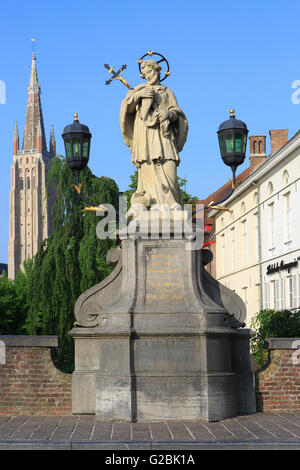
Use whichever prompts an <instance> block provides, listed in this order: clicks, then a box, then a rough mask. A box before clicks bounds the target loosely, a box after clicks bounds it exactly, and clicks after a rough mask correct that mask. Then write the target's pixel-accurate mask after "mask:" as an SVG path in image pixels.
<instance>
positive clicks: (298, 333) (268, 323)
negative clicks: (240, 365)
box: [250, 310, 300, 367]
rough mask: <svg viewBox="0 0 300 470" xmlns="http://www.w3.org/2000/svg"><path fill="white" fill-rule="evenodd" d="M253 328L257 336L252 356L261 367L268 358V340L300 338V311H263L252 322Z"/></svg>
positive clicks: (253, 344) (252, 341)
mask: <svg viewBox="0 0 300 470" xmlns="http://www.w3.org/2000/svg"><path fill="white" fill-rule="evenodd" d="M250 326H251V328H253V329H254V330H255V333H256V335H255V336H254V337H253V338H252V339H251V354H252V357H253V359H254V361H255V362H256V363H257V365H258V366H259V367H262V366H263V365H264V364H265V362H266V360H267V358H268V351H267V350H266V349H265V347H264V346H265V339H266V338H295V337H300V310H297V311H293V312H291V311H290V310H279V311H276V310H261V311H260V312H259V313H257V314H256V315H255V317H254V318H253V319H252V321H251V325H250Z"/></svg>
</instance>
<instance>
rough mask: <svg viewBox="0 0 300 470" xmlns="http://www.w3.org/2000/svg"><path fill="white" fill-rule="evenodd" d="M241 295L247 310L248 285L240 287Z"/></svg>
mask: <svg viewBox="0 0 300 470" xmlns="http://www.w3.org/2000/svg"><path fill="white" fill-rule="evenodd" d="M242 295H243V301H244V304H245V306H246V309H247V310H248V287H243V288H242Z"/></svg>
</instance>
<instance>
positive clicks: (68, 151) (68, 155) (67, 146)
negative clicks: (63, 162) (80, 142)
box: [65, 138, 72, 158]
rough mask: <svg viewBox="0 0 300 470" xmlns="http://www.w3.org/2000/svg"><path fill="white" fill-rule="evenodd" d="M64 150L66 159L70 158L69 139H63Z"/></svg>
mask: <svg viewBox="0 0 300 470" xmlns="http://www.w3.org/2000/svg"><path fill="white" fill-rule="evenodd" d="M65 150H66V157H67V158H72V147H71V139H70V138H66V139H65Z"/></svg>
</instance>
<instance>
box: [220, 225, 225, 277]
mask: <svg viewBox="0 0 300 470" xmlns="http://www.w3.org/2000/svg"><path fill="white" fill-rule="evenodd" d="M225 248H226V247H225V233H222V235H221V257H222V274H225Z"/></svg>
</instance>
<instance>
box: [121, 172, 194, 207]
mask: <svg viewBox="0 0 300 470" xmlns="http://www.w3.org/2000/svg"><path fill="white" fill-rule="evenodd" d="M177 179H178V185H179V188H180V190H181V197H182V202H183V204H188V203H191V202H193V201H197V200H198V197H197V196H191V195H190V194H189V193H187V192H186V190H185V187H186V183H187V180H186V179H185V178H181V177H180V176H177ZM130 180H131V183H130V185H129V187H128V189H127V190H126V191H124V193H123V196H125V197H127V203H128V208H129V207H130V201H131V197H132V195H133V193H134V192H135V191H136V190H137V186H138V171H137V170H135V172H134V173H133V174H132V175H131V176H130Z"/></svg>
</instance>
